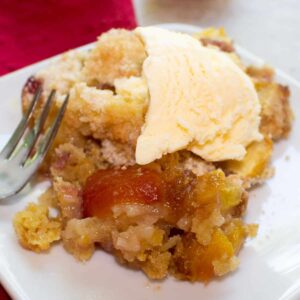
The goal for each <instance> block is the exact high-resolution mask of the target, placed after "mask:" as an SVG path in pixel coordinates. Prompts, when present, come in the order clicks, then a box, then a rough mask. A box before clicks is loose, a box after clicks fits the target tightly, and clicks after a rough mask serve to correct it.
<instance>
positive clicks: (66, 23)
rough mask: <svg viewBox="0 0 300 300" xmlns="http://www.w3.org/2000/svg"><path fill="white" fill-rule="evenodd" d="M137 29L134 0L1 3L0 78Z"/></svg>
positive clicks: (4, 0)
mask: <svg viewBox="0 0 300 300" xmlns="http://www.w3.org/2000/svg"><path fill="white" fill-rule="evenodd" d="M135 26H136V21H135V16H134V10H133V6H132V3H131V0H30V1H19V0H0V75H3V74H5V73H8V72H11V71H13V70H15V69H18V68H21V67H23V66H26V65H29V64H32V63H34V62H37V61H39V60H41V59H44V58H47V57H50V56H53V55H55V54H58V53H61V52H63V51H65V50H68V49H71V48H74V47H77V46H80V45H84V44H86V43H89V42H91V41H94V40H95V38H96V37H97V36H98V35H99V34H100V33H101V32H103V31H106V30H108V29H109V28H112V27H122V28H133V27H135Z"/></svg>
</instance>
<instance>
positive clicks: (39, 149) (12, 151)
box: [0, 88, 69, 199]
mask: <svg viewBox="0 0 300 300" xmlns="http://www.w3.org/2000/svg"><path fill="white" fill-rule="evenodd" d="M41 92H42V91H41V88H39V89H38V90H37V91H36V93H35V95H34V97H33V100H32V102H31V103H30V106H29V108H28V110H27V112H26V114H24V116H23V118H22V119H21V121H20V123H19V124H18V126H17V128H16V130H15V131H14V133H13V134H12V136H11V138H10V139H9V141H8V142H7V144H6V145H5V147H4V148H3V150H2V151H1V153H0V199H3V198H6V197H9V196H12V195H14V194H16V193H18V192H19V191H20V190H21V189H22V188H23V187H24V186H25V185H26V184H27V183H28V181H29V180H30V178H31V177H32V176H33V174H34V173H35V172H36V170H37V168H38V167H39V165H40V164H41V162H42V161H43V158H44V157H45V155H46V153H47V151H48V149H49V147H50V146H51V143H52V141H53V140H54V137H55V135H56V133H57V131H58V129H59V126H60V123H61V121H62V118H63V115H64V112H65V110H66V107H67V103H68V99H69V96H68V95H67V96H66V98H65V99H64V102H63V103H62V105H61V107H60V109H59V111H58V112H57V114H56V116H55V118H54V121H53V122H52V124H51V125H50V126H49V128H47V129H46V130H45V131H44V130H43V127H44V124H45V121H46V119H47V116H48V114H49V112H50V108H51V103H52V101H53V99H54V96H55V91H51V93H50V95H49V97H48V98H47V100H46V102H45V105H44V107H43V109H42V110H41V112H40V114H39V116H38V117H37V118H35V123H34V125H33V126H32V127H30V126H29V121H30V119H31V117H32V115H33V112H34V110H35V108H36V105H37V103H38V101H39V99H40V98H41Z"/></svg>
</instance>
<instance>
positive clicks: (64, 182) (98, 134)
mask: <svg viewBox="0 0 300 300" xmlns="http://www.w3.org/2000/svg"><path fill="white" fill-rule="evenodd" d="M38 87H41V88H42V90H43V93H44V95H47V94H49V91H50V90H51V89H55V90H56V102H55V103H54V106H53V108H52V109H53V115H54V114H55V110H56V109H57V108H56V105H57V107H59V104H60V103H61V101H62V99H64V97H65V95H66V94H67V93H69V95H70V99H69V104H68V108H67V111H66V114H65V116H64V119H63V123H62V125H61V128H60V130H59V132H58V135H57V137H56V139H55V141H54V144H53V146H52V148H51V149H50V151H49V153H48V155H47V157H46V159H45V161H44V164H43V166H42V168H41V170H40V172H41V173H42V174H45V175H47V176H49V177H50V180H51V186H50V188H49V189H48V190H47V191H45V192H44V194H43V195H42V196H41V197H40V199H39V201H38V203H30V204H28V206H27V207H26V208H25V209H24V210H23V211H21V212H18V213H17V214H16V216H15V218H14V227H15V230H16V233H17V236H18V238H19V241H20V243H21V245H22V246H23V247H25V248H27V249H30V250H32V251H35V252H41V251H47V250H48V249H49V248H50V247H51V245H53V244H55V243H57V242H59V241H60V242H61V243H62V245H63V246H64V248H65V249H66V251H68V252H69V253H70V254H72V255H73V256H74V257H76V258H77V259H78V260H81V261H85V260H88V259H90V258H91V256H92V255H93V253H94V252H95V251H98V250H97V249H103V250H105V251H107V252H109V253H111V254H113V255H114V256H115V257H116V259H117V261H118V262H120V263H121V264H125V265H127V266H130V267H132V268H136V269H141V270H143V272H144V273H145V274H146V275H147V276H149V277H150V278H152V279H161V278H164V277H166V276H167V275H168V274H171V275H173V276H175V277H176V278H179V279H183V280H190V281H204V282H207V281H209V280H211V279H212V278H214V277H216V276H223V275H224V274H226V273H228V272H231V271H233V270H235V269H236V268H237V266H238V264H239V260H238V258H237V255H238V253H239V251H240V250H241V248H242V246H243V243H244V241H245V239H246V238H247V237H254V236H255V235H256V231H257V225H256V224H245V222H244V221H243V216H244V214H245V212H246V209H247V202H248V196H249V194H248V191H249V189H250V188H252V187H253V186H254V185H258V184H261V183H263V182H264V181H265V180H267V179H268V178H269V177H271V176H272V175H273V169H272V167H271V166H270V158H271V155H272V148H273V143H274V142H276V141H277V140H280V139H282V138H285V137H287V136H288V134H289V131H290V128H291V121H292V113H291V110H290V106H289V90H288V88H287V87H285V86H282V85H280V84H279V83H276V82H275V81H274V73H273V71H272V69H271V68H269V67H261V68H257V67H253V66H249V67H247V66H245V65H244V64H243V63H242V62H241V60H240V58H239V56H238V55H237V53H236V52H235V49H234V45H233V43H232V41H231V40H230V39H229V38H228V37H227V36H226V34H225V33H224V31H223V30H222V29H207V30H204V31H203V32H200V33H199V34H197V35H195V36H189V35H186V34H181V33H175V32H171V31H167V30H164V29H159V28H155V27H140V28H137V29H135V30H133V31H128V30H122V29H120V30H115V29H114V30H110V31H109V32H107V33H104V34H102V35H101V36H100V37H99V39H98V41H97V42H96V43H95V44H94V45H93V46H92V48H91V49H90V50H89V51H82V50H81V51H79V50H74V51H70V52H67V53H65V54H63V55H62V56H61V57H60V58H59V59H58V60H56V61H55V62H53V63H52V64H51V65H50V66H49V67H47V68H45V69H43V70H41V71H39V72H38V73H36V74H35V75H34V76H32V77H31V78H29V79H28V81H27V83H26V84H25V86H24V89H23V93H22V105H23V110H24V111H26V108H27V107H28V105H29V103H30V101H31V99H32V97H33V94H34V93H35V91H36V89H37V88H38ZM42 104H43V103H41V104H40V105H41V106H42ZM50 118H51V116H50ZM53 209H55V210H56V211H57V215H55V216H53V214H51V213H50V212H52V211H53Z"/></svg>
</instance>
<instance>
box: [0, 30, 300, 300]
mask: <svg viewBox="0 0 300 300" xmlns="http://www.w3.org/2000/svg"><path fill="white" fill-rule="evenodd" d="M162 26H163V27H167V28H170V29H175V30H178V31H185V32H189V33H192V32H195V31H199V28H197V27H193V26H188V25H183V24H165V25H162ZM266 47H267V45H266ZM238 50H239V53H240V54H241V56H242V57H243V59H244V60H246V61H247V62H248V63H252V64H256V65H257V64H261V63H263V61H262V60H260V59H258V58H256V57H255V56H253V55H252V54H250V53H248V52H247V51H245V50H243V49H241V48H239V47H238ZM270 51H272V49H270ZM49 61H50V60H49V59H48V60H45V61H43V62H41V63H37V64H35V65H32V66H29V67H27V68H24V69H22V70H19V71H17V72H14V73H12V74H9V75H7V76H3V77H2V78H0V95H1V102H0V124H1V126H0V144H1V145H0V146H2V145H3V144H4V142H5V141H6V140H7V138H8V136H9V135H10V133H11V132H12V130H13V129H14V126H15V125H16V124H17V121H18V120H19V118H20V91H21V88H22V85H23V84H24V82H25V80H26V79H27V78H28V77H29V76H30V75H31V74H34V73H35V72H36V71H37V70H38V69H40V68H42V67H44V66H46V65H47V64H48V63H49ZM277 75H278V80H279V81H280V82H282V83H284V84H287V85H289V87H290V89H291V92H292V97H291V102H292V107H293V110H294V113H295V116H296V120H295V122H294V129H293V132H292V134H291V136H290V138H289V139H288V140H286V141H283V142H280V143H278V144H276V146H275V152H274V159H273V165H274V166H275V167H276V176H275V177H274V178H272V179H271V180H269V181H268V182H267V183H266V184H264V185H263V186H262V187H260V188H257V189H255V190H254V191H253V192H251V195H250V203H249V208H248V213H247V217H246V219H247V221H249V222H256V223H259V225H260V228H259V233H258V236H257V237H256V238H255V239H253V240H250V241H248V242H247V243H246V245H245V247H244V248H243V250H242V251H241V253H240V255H239V257H240V259H241V265H240V267H239V269H238V270H237V271H236V272H234V273H232V274H231V275H229V276H226V277H225V278H223V279H221V280H215V281H213V282H211V283H210V284H208V285H206V286H205V285H203V284H202V283H194V284H191V283H188V282H180V281H176V280H175V279H173V278H169V279H167V280H164V281H161V282H150V281H149V280H148V279H147V278H146V277H145V275H143V273H142V272H139V271H133V270H130V269H126V268H124V267H120V266H119V265H118V264H117V263H116V262H115V260H114V258H113V257H112V256H110V255H108V254H106V253H104V252H102V251H97V252H96V253H95V255H94V256H93V258H92V259H91V260H90V261H89V262H87V263H85V264H82V263H79V262H77V261H76V260H75V259H74V258H73V257H72V256H71V255H69V254H67V253H66V252H65V251H64V249H63V248H62V246H61V245H58V246H56V247H54V248H52V249H51V251H50V252H49V253H47V254H35V253H32V252H30V251H26V250H24V249H22V248H21V247H20V246H19V245H18V242H17V240H16V236H15V234H14V230H13V227H12V217H13V215H14V214H15V213H16V212H17V211H19V210H21V209H22V208H24V206H25V205H26V203H27V202H29V201H35V200H36V199H37V196H38V194H40V193H41V191H42V190H43V188H44V187H45V186H43V185H40V186H35V187H34V188H33V189H29V188H27V189H26V190H25V191H23V192H22V195H20V196H19V197H16V198H15V199H13V200H11V202H6V203H5V202H4V203H0V281H1V283H2V284H3V285H4V286H5V287H6V288H7V290H8V292H9V293H10V294H11V296H12V297H13V298H15V299H31V300H40V299H43V300H47V299H56V300H59V299H67V300H68V299H72V300H76V299H78V300H79V299H80V300H82V299H97V300H98V299H106V300H119V299H130V300H141V299H157V300H159V299H189V300H193V299H211V300H217V299H222V300H223V299H230V300H241V299H242V300H246V299H249V300H250V299H251V300H252V299H264V300H268V299H272V300H273V299H280V300H285V299H300V230H299V228H300V181H299V179H300V173H299V169H300V152H299V151H300V138H299V137H300V126H299V125H300V124H299V119H300V106H299V103H298V102H297V101H300V83H299V82H297V81H296V80H294V79H292V78H290V77H289V76H287V75H285V74H284V73H283V72H281V71H279V70H277ZM297 103H298V104H297ZM297 117H298V118H297Z"/></svg>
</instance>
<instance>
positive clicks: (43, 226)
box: [14, 203, 62, 252]
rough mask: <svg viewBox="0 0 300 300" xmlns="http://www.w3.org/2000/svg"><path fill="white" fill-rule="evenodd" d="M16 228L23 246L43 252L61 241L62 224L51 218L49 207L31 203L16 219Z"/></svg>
mask: <svg viewBox="0 0 300 300" xmlns="http://www.w3.org/2000/svg"><path fill="white" fill-rule="evenodd" d="M14 227H15V230H16V232H17V235H18V238H19V241H20V243H21V245H22V246H23V247H24V248H26V249H29V250H33V251H36V252H41V251H45V250H48V249H49V248H50V245H51V244H52V243H53V242H55V241H59V240H60V239H61V229H62V228H61V222H60V221H59V219H57V218H52V217H50V216H49V209H48V207H47V206H44V205H38V204H33V203H30V204H28V206H27V207H26V209H25V210H23V211H21V212H18V213H17V214H16V215H15V217H14Z"/></svg>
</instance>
